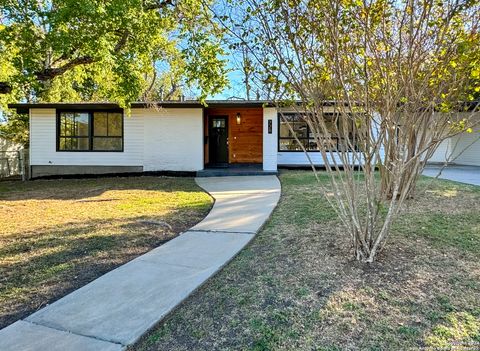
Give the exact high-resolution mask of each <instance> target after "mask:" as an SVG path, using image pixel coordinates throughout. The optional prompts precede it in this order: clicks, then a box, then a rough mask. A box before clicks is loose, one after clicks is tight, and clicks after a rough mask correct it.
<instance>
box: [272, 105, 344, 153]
mask: <svg viewBox="0 0 480 351" xmlns="http://www.w3.org/2000/svg"><path fill="white" fill-rule="evenodd" d="M324 118H325V119H326V121H325V124H326V127H327V129H328V130H329V132H330V133H332V134H331V135H329V136H326V137H325V138H324V140H323V142H324V143H325V146H328V149H329V150H338V149H339V148H342V147H343V146H344V144H346V143H344V142H343V141H342V140H343V139H342V138H339V137H338V136H337V135H335V133H336V131H337V130H342V129H340V128H338V129H337V126H339V119H338V118H335V115H334V114H333V113H329V114H324ZM289 124H290V126H289ZM278 126H279V131H278V151H290V152H291V151H294V152H295V151H303V149H302V147H301V145H303V147H304V148H305V150H307V151H318V146H317V141H316V140H315V135H314V133H313V131H311V130H310V128H309V126H308V124H307V122H306V121H305V119H304V117H303V115H302V114H299V113H289V114H283V118H282V115H280V114H279V115H278ZM351 130H352V131H353V127H352V128H351ZM295 135H296V136H297V138H298V141H300V144H301V145H300V144H299V143H298V141H297V140H296V139H295ZM352 135H353V133H352ZM350 140H352V137H351V136H350Z"/></svg>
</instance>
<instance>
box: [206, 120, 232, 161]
mask: <svg viewBox="0 0 480 351" xmlns="http://www.w3.org/2000/svg"><path fill="white" fill-rule="evenodd" d="M208 135H209V160H210V164H212V165H219V166H221V165H227V164H228V117H226V116H221V117H220V116H210V118H209V131H208Z"/></svg>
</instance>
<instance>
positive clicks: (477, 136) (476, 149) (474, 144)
mask: <svg viewBox="0 0 480 351" xmlns="http://www.w3.org/2000/svg"><path fill="white" fill-rule="evenodd" d="M461 114H463V115H464V116H465V117H462V116H460V117H462V118H468V119H470V120H473V121H474V122H475V123H474V124H475V126H474V128H472V131H471V133H467V132H465V133H461V134H458V135H456V136H454V137H451V138H448V139H446V140H444V141H443V142H442V143H441V144H440V145H439V146H438V148H437V150H436V151H435V153H434V154H433V155H432V157H431V158H430V160H429V162H430V163H442V164H443V163H445V162H448V163H452V164H457V165H466V166H480V112H474V114H473V115H472V112H461Z"/></svg>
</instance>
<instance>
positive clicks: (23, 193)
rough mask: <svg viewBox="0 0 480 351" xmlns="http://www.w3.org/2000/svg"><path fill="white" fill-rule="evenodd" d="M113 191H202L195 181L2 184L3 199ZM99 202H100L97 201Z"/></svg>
mask: <svg viewBox="0 0 480 351" xmlns="http://www.w3.org/2000/svg"><path fill="white" fill-rule="evenodd" d="M114 190H122V191H128V190H143V191H149V190H150V191H163V192H178V191H179V190H181V191H183V192H198V191H201V189H200V188H199V187H198V186H197V185H196V184H195V183H194V182H193V181H192V178H168V177H151V176H144V177H115V178H94V179H57V180H33V181H28V182H1V183H0V200H2V201H19V200H81V199H87V198H91V197H97V196H100V195H102V194H103V193H104V192H106V191H114ZM96 201H98V200H96Z"/></svg>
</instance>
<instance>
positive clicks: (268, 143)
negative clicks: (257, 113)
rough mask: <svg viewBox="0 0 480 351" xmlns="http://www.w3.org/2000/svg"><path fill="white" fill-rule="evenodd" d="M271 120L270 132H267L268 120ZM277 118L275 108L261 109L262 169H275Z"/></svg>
mask: <svg viewBox="0 0 480 351" xmlns="http://www.w3.org/2000/svg"><path fill="white" fill-rule="evenodd" d="M269 120H271V121H272V134H268V121H269ZM277 141H278V118H277V109H276V108H271V107H268V108H264V109H263V170H264V171H276V170H277Z"/></svg>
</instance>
